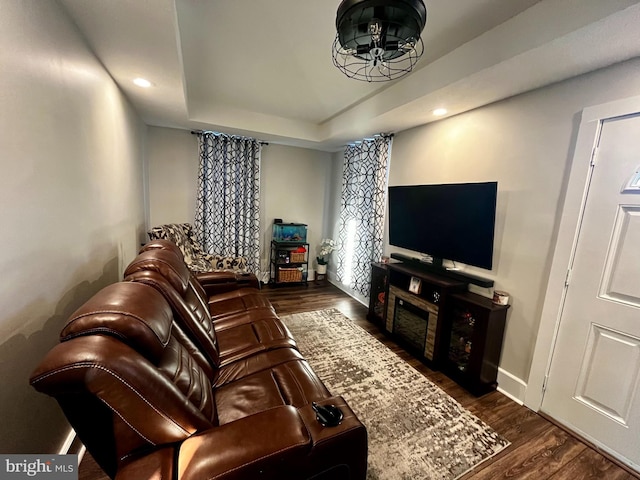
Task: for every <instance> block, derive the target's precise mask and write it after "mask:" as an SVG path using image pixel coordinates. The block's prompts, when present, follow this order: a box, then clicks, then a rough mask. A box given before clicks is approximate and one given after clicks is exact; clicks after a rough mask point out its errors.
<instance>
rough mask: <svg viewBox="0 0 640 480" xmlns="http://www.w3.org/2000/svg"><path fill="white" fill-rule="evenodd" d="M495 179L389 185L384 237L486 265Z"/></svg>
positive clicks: (438, 256) (437, 261) (437, 260)
mask: <svg viewBox="0 0 640 480" xmlns="http://www.w3.org/2000/svg"><path fill="white" fill-rule="evenodd" d="M497 193H498V183H497V182H484V183H453V184H444V185H411V186H393V187H389V243H390V244H391V245H393V246H396V247H401V248H405V249H407V250H412V251H414V252H419V253H422V254H426V255H429V256H431V257H433V265H434V266H441V265H442V259H448V260H452V261H454V262H461V263H464V264H467V265H473V266H476V267H480V268H485V269H487V270H491V268H492V265H493V240H494V231H495V219H496V199H497Z"/></svg>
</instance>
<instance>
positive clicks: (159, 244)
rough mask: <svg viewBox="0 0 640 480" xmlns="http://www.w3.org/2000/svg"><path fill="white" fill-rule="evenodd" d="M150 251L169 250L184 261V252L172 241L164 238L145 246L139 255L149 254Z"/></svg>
mask: <svg viewBox="0 0 640 480" xmlns="http://www.w3.org/2000/svg"><path fill="white" fill-rule="evenodd" d="M150 250H167V251H169V252H173V253H175V254H176V255H177V256H178V258H179V259H180V260H184V255H183V254H182V250H180V248H179V247H178V246H177V245H176V244H175V243H173V242H172V241H171V240H165V239H163V238H159V239H156V240H151V241H150V242H147V243H146V244H144V246H143V247H142V248H141V249H140V251H139V252H138V253H142V252H148V251H150Z"/></svg>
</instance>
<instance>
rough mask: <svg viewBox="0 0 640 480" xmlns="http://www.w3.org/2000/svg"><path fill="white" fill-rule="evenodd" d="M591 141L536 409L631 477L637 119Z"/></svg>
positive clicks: (635, 426) (635, 411) (639, 336)
mask: <svg viewBox="0 0 640 480" xmlns="http://www.w3.org/2000/svg"><path fill="white" fill-rule="evenodd" d="M595 140H596V144H597V149H596V150H595V152H596V153H595V156H594V159H595V160H594V163H595V166H594V167H592V168H593V172H592V175H591V177H590V178H591V180H590V182H589V185H588V187H587V190H586V192H587V193H586V200H585V203H584V210H583V215H582V221H581V224H580V227H579V231H578V236H577V242H576V246H575V255H574V256H573V261H572V262H571V265H569V272H568V275H567V283H568V287H567V291H566V296H565V302H564V308H563V310H562V314H561V317H560V324H559V325H560V326H559V330H558V335H557V338H556V344H555V349H554V352H553V357H552V360H551V367H550V370H549V377H548V380H547V383H546V390H545V393H544V397H543V400H542V407H541V410H542V411H543V412H545V413H547V414H549V415H550V416H551V417H553V418H554V419H556V420H558V421H559V422H560V423H563V424H564V425H566V426H567V427H569V428H570V429H572V430H574V431H576V432H577V433H579V434H581V435H583V436H585V437H586V438H588V439H590V440H592V441H594V443H596V444H597V445H600V446H603V447H604V448H605V449H606V450H609V451H610V453H612V454H614V455H615V456H617V457H618V458H620V459H621V460H623V461H625V463H627V464H629V465H630V466H632V467H633V468H635V469H637V470H640V113H637V114H634V115H627V116H623V117H617V118H610V119H607V120H604V121H602V123H601V128H600V129H599V131H598V134H597V138H596V139H595Z"/></svg>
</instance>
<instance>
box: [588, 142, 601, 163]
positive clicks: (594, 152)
mask: <svg viewBox="0 0 640 480" xmlns="http://www.w3.org/2000/svg"><path fill="white" fill-rule="evenodd" d="M599 151H600V148H599V147H593V150H591V161H590V162H589V165H591V166H592V167H595V166H596V163H597V161H598V152H599Z"/></svg>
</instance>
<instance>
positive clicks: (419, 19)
mask: <svg viewBox="0 0 640 480" xmlns="http://www.w3.org/2000/svg"><path fill="white" fill-rule="evenodd" d="M426 23H427V9H426V7H425V5H424V3H423V2H422V0H343V1H342V3H340V6H339V7H338V13H337V15H336V30H337V34H336V39H335V41H334V42H333V49H332V50H333V64H334V65H335V66H336V67H338V68H339V69H340V71H342V73H344V74H345V75H346V76H347V77H349V78H355V79H357V80H363V81H367V82H384V81H387V80H395V79H396V78H400V77H402V76H404V75H406V74H407V73H409V72H410V71H411V70H413V67H414V65H415V64H416V62H417V61H418V60H419V59H420V57H421V56H422V53H423V51H424V44H423V43H422V39H421V38H420V34H421V33H422V30H423V29H424V26H425V24H426Z"/></svg>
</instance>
